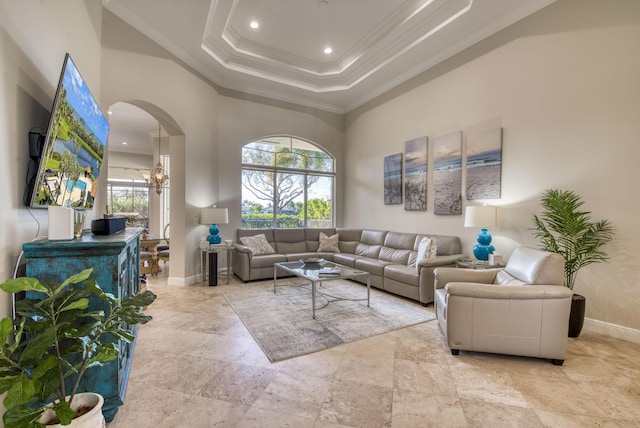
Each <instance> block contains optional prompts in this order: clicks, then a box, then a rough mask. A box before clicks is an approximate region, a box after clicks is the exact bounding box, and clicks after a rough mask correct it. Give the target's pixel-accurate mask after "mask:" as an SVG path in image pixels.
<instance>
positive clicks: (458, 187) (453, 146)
mask: <svg viewBox="0 0 640 428" xmlns="http://www.w3.org/2000/svg"><path fill="white" fill-rule="evenodd" d="M431 145H432V147H433V187H434V194H433V212H434V214H436V215H461V214H462V132H461V131H458V132H452V133H451V134H447V135H443V136H441V137H437V138H433V139H432V140H431Z"/></svg>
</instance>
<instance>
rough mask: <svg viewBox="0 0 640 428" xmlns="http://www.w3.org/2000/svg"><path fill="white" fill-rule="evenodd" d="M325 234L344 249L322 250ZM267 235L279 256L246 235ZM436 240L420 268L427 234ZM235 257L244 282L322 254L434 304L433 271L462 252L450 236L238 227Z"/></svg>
mask: <svg viewBox="0 0 640 428" xmlns="http://www.w3.org/2000/svg"><path fill="white" fill-rule="evenodd" d="M320 232H322V233H324V234H326V235H328V236H331V235H334V234H336V233H337V234H339V249H340V251H339V252H318V247H319V236H320ZM258 234H264V235H265V237H266V238H267V241H268V242H269V244H270V245H271V247H272V248H273V249H274V251H275V253H274V254H264V255H253V254H252V252H251V250H250V249H249V248H248V247H247V246H244V245H242V244H241V238H243V237H251V236H255V235H258ZM425 236H426V237H430V238H435V240H436V242H437V255H436V256H435V257H432V258H429V259H426V260H423V261H422V262H421V263H420V264H419V268H418V267H416V259H417V254H418V245H419V243H420V241H421V239H422V238H423V237H425ZM234 245H235V247H234V251H233V256H232V264H233V273H234V274H235V275H237V276H238V277H239V278H240V279H242V280H243V281H244V282H248V281H253V280H258V279H266V278H273V264H274V263H278V262H286V261H297V260H300V259H304V258H309V257H322V258H324V259H325V260H329V261H333V262H336V263H339V264H342V265H345V266H351V267H354V268H357V269H361V270H365V271H367V272H369V274H370V280H371V286H372V287H376V288H379V289H383V290H385V291H388V292H391V293H394V294H398V295H401V296H404V297H408V298H410V299H413V300H416V301H419V302H420V303H422V304H423V305H426V304H428V303H431V302H433V279H434V276H433V271H434V269H435V268H437V267H445V266H448V267H452V266H455V262H456V260H458V259H462V258H463V257H464V256H463V254H461V252H462V250H461V243H460V238H459V237H457V236H447V235H428V234H419V233H403V232H392V231H386V230H370V229H342V228H336V229H238V231H237V243H236V244H234Z"/></svg>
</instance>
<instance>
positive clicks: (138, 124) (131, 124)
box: [106, 100, 184, 277]
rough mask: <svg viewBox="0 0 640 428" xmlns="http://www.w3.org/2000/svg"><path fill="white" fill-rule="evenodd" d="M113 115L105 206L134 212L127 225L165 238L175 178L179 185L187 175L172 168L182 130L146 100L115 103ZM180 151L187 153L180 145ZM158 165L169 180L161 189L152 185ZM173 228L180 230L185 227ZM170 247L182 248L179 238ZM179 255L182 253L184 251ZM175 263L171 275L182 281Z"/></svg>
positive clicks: (176, 260)
mask: <svg viewBox="0 0 640 428" xmlns="http://www.w3.org/2000/svg"><path fill="white" fill-rule="evenodd" d="M109 113H110V114H109V117H110V122H111V125H112V126H111V132H110V135H109V144H108V154H109V159H108V173H107V178H108V180H107V181H108V184H107V192H106V193H107V201H108V202H107V206H109V210H110V212H112V213H115V214H117V213H118V211H122V208H123V207H125V209H127V208H129V207H130V208H131V210H130V211H128V212H126V213H125V216H127V215H128V223H129V224H131V225H133V226H140V227H145V228H147V230H148V231H149V233H150V234H152V235H156V236H162V235H163V233H164V231H165V230H167V229H168V227H167V225H169V224H170V223H171V217H172V216H173V214H172V207H174V203H173V202H172V200H175V198H173V197H172V196H171V193H172V190H173V186H172V184H171V182H172V180H171V177H172V176H174V177H175V178H177V180H175V181H176V182H178V183H180V182H181V181H182V180H180V177H179V176H177V177H176V176H175V175H174V174H178V175H179V174H180V173H182V174H183V173H184V172H183V168H174V167H173V165H172V163H171V161H170V159H171V151H172V150H174V148H175V147H173V146H176V144H172V140H173V141H174V143H175V141H176V140H184V136H183V133H182V130H181V129H180V127H179V126H178V125H177V123H176V122H175V120H173V118H171V117H170V116H169V115H168V114H167V113H166V112H165V111H164V110H162V109H161V108H159V107H157V106H155V105H153V104H151V103H148V102H144V101H139V100H133V101H132V100H127V101H122V102H117V103H114V104H112V105H111V106H110V108H109ZM177 146H181V145H180V144H177ZM180 149H182V150H184V148H183V147H182V146H181V147H180ZM157 163H160V164H161V166H162V167H163V169H164V171H165V172H166V173H167V174H168V176H169V179H168V181H167V182H165V183H164V184H163V185H162V186H160V187H158V188H156V187H155V186H153V185H150V184H149V183H150V181H151V180H150V175H151V174H153V168H154V167H155V165H156V164H157ZM178 191H179V189H178ZM145 198H146V200H145ZM178 201H179V200H178ZM145 202H146V207H145ZM117 204H119V206H117ZM145 208H146V211H145ZM178 208H180V207H178ZM179 211H180V209H178V212H179ZM175 223H176V224H177V225H178V229H179V225H180V223H181V222H179V221H176V222H175ZM171 247H172V248H175V249H176V250H179V249H181V248H182V249H183V248H184V240H183V238H181V234H179V233H177V234H175V235H174V236H173V239H172V242H171ZM175 253H176V254H184V251H182V252H180V251H175ZM172 261H173V262H174V263H171V264H170V265H169V269H170V271H171V276H174V275H176V276H179V277H183V276H184V261H183V260H180V258H179V257H174V258H173V260H172Z"/></svg>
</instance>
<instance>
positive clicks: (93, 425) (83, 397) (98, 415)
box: [40, 392, 106, 428]
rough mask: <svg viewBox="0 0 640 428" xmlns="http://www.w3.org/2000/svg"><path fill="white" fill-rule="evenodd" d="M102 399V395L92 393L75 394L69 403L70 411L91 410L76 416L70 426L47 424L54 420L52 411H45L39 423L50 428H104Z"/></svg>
mask: <svg viewBox="0 0 640 428" xmlns="http://www.w3.org/2000/svg"><path fill="white" fill-rule="evenodd" d="M103 404H104V398H102V395H100V394H95V393H93V392H83V393H80V394H76V395H75V396H74V397H73V401H72V402H71V410H73V411H74V412H78V410H79V409H83V408H84V409H91V410H89V411H88V412H86V413H84V414H83V415H81V416H78V417H77V418H75V419H74V420H73V421H71V424H70V425H61V424H57V423H49V422H50V421H54V420H55V419H56V415H55V413H54V412H53V411H52V410H45V412H44V413H43V414H42V417H41V418H40V423H43V424H45V425H46V426H47V427H50V428H64V427H67V428H68V427H71V428H105V427H106V422H105V420H104V416H103V415H102V406H103Z"/></svg>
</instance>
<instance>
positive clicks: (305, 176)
mask: <svg viewBox="0 0 640 428" xmlns="http://www.w3.org/2000/svg"><path fill="white" fill-rule="evenodd" d="M334 181H335V167H334V159H333V157H331V155H329V154H328V153H326V152H325V151H323V150H322V149H320V148H318V147H317V146H315V145H313V144H311V143H309V142H307V141H304V140H301V139H298V138H295V137H289V136H275V137H268V138H263V139H260V140H257V141H253V142H251V143H249V144H246V145H245V146H244V147H243V149H242V227H243V228H244V229H256V228H269V227H277V228H295V227H313V228H322V227H333V224H334V222H333V218H334V206H333V199H334V198H333V194H334Z"/></svg>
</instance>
